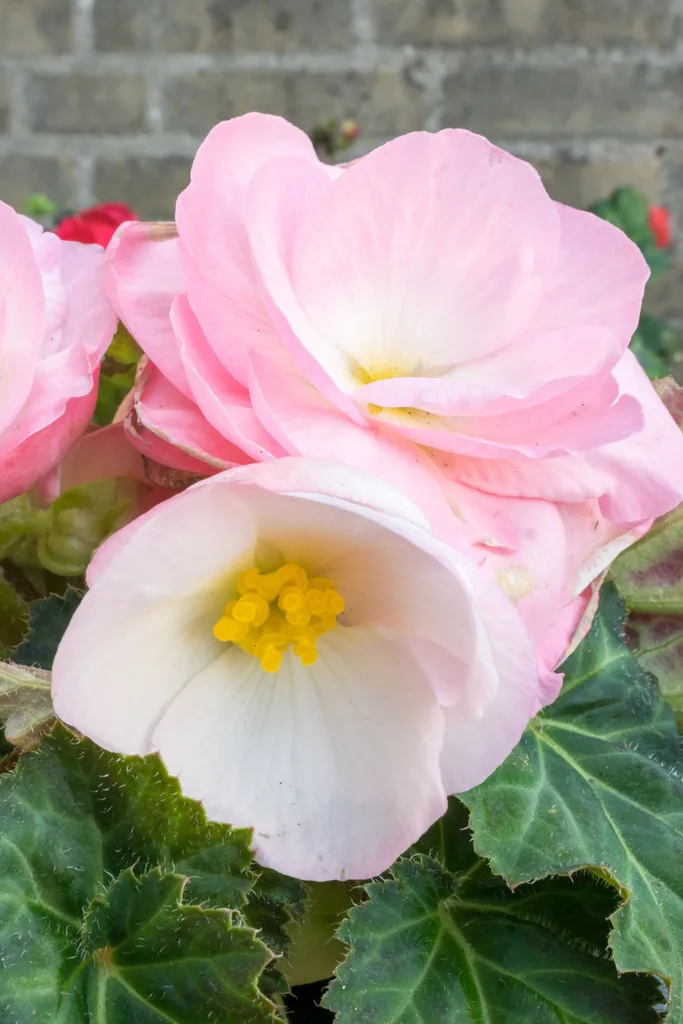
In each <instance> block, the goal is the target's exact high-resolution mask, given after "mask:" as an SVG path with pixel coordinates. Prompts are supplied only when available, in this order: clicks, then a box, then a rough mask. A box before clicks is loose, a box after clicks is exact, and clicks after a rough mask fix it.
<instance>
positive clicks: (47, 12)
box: [0, 0, 71, 56]
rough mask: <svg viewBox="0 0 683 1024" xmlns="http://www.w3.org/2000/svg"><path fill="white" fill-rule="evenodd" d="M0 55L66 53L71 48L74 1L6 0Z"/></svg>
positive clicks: (3, 4)
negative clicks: (72, 4) (72, 3)
mask: <svg viewBox="0 0 683 1024" xmlns="http://www.w3.org/2000/svg"><path fill="white" fill-rule="evenodd" d="M0 19H1V23H0V54H6V55H12V56H34V55H40V54H54V53H66V52H67V51H68V50H69V48H70V46H71V0H2V6H1V13H0Z"/></svg>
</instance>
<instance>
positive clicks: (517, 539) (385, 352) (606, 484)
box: [109, 114, 683, 699]
mask: <svg viewBox="0 0 683 1024" xmlns="http://www.w3.org/2000/svg"><path fill="white" fill-rule="evenodd" d="M176 221H177V232H176V230H174V228H173V226H172V225H145V224H134V225H129V226H128V227H126V228H124V229H123V230H122V231H121V232H120V233H119V234H118V236H117V237H115V238H114V240H113V241H112V243H111V245H110V249H109V259H110V264H111V276H110V284H111V292H112V296H113V300H114V302H115V304H116V306H117V308H118V310H119V313H120V315H121V317H122V319H123V320H124V322H125V323H126V325H127V326H128V328H129V329H130V330H131V332H132V334H133V335H134V336H135V338H136V339H137V340H138V342H139V343H140V345H141V346H142V348H143V349H144V350H145V352H146V353H147V355H148V357H149V359H150V360H151V362H152V364H153V366H154V370H153V371H151V376H150V380H149V384H148V385H147V386H143V387H142V389H141V391H140V393H139V394H138V395H137V398H136V406H135V408H136V410H137V417H138V419H139V421H140V424H141V425H142V428H144V432H142V433H140V434H139V437H138V443H145V439H146V440H147V443H149V440H150V438H152V437H155V438H157V439H158V440H159V441H162V442H164V443H165V445H166V457H167V458H169V459H170V460H174V459H186V458H188V457H190V458H198V459H200V460H203V461H204V463H205V465H206V466H207V472H212V471H215V469H216V467H218V466H231V465H235V464H237V463H239V461H240V454H239V453H242V455H241V458H242V459H243V458H244V457H246V458H248V459H255V460H268V459H273V458H278V457H280V456H282V455H283V454H289V455H306V456H313V457H319V458H331V459H334V460H337V461H343V462H348V463H349V464H351V465H354V466H359V467H361V468H364V469H366V470H368V471H370V472H372V473H376V474H378V475H380V476H382V477H383V478H384V479H385V480H386V481H388V482H389V483H391V484H394V485H395V486H397V487H398V488H400V489H401V490H402V491H404V492H405V493H407V494H409V495H410V496H411V498H412V499H413V500H414V501H415V502H416V503H418V504H419V506H420V508H421V509H422V511H423V512H424V513H425V514H426V515H427V516H428V518H429V519H430V522H431V523H432V524H433V526H434V528H435V530H436V531H437V533H438V535H439V536H440V537H442V538H443V539H445V540H448V541H449V543H451V544H453V545H454V546H455V547H456V548H458V549H459V550H460V551H462V552H468V553H469V555H470V557H472V558H473V559H475V561H478V562H479V563H481V564H483V565H485V566H486V567H488V569H489V570H490V571H491V573H492V574H493V575H494V576H495V577H496V578H497V579H498V581H499V582H500V584H501V586H503V588H504V589H505V590H506V592H507V593H508V594H509V595H510V597H511V598H512V599H513V600H515V601H516V602H517V604H518V607H519V609H520V612H521V613H522V615H523V616H524V618H525V620H526V621H527V625H528V627H529V629H530V631H531V632H532V635H533V637H534V640H535V642H536V644H537V648H538V650H539V655H540V658H541V667H542V670H543V672H544V673H545V675H546V682H547V694H546V696H547V699H551V698H552V696H553V695H554V693H555V692H556V688H557V684H558V678H557V676H554V675H553V673H552V670H553V669H554V668H555V666H556V665H557V664H558V662H559V661H560V660H561V658H562V655H563V654H564V652H565V651H566V650H567V648H568V647H569V646H570V645H571V644H572V643H573V642H575V640H576V639H577V629H578V630H580V631H585V626H586V609H587V608H588V607H589V606H590V602H591V600H592V598H593V597H594V590H595V586H596V585H597V584H596V583H595V581H598V580H599V578H600V575H601V573H602V572H603V570H604V569H605V567H606V566H607V564H608V563H609V561H610V560H611V559H612V558H613V557H614V556H615V555H616V554H617V553H618V552H619V551H620V550H622V549H623V548H624V547H627V546H628V545H629V544H630V543H632V542H633V540H635V539H637V537H638V536H640V535H641V534H642V533H643V532H644V531H645V530H647V528H648V527H649V525H650V523H651V521H652V519H653V518H654V517H656V516H658V515H660V514H662V513H664V512H666V511H668V510H669V509H671V508H673V507H674V506H675V505H676V504H677V503H678V502H679V501H680V499H681V497H682V496H683V438H682V436H681V434H680V432H679V430H678V429H677V427H676V426H675V424H674V423H673V421H672V420H671V418H670V417H669V415H668V414H667V413H666V411H665V409H664V407H663V406H662V404H661V402H660V401H659V399H658V398H657V396H656V395H655V393H654V391H653V389H652V386H651V384H650V383H649V381H648V380H647V378H646V376H645V374H644V373H643V372H642V371H641V370H640V368H639V366H638V364H637V362H636V360H635V358H634V357H633V356H632V354H631V353H629V352H628V351H627V346H628V344H629V341H630V339H631V336H632V335H633V332H634V330H635V328H636V325H637V323H638V317H639V313H640V307H641V300H642V295H643V289H644V286H645V282H646V279H647V276H648V269H647V266H646V263H645V260H644V259H643V257H642V255H641V253H640V252H639V250H638V249H637V247H636V246H635V245H634V244H633V243H632V242H630V241H629V240H628V239H627V238H626V236H625V235H624V234H623V233H622V232H621V231H619V230H618V229H617V228H615V227H614V226H613V225H611V224H608V223H606V222H605V221H602V220H600V219H599V218H597V217H595V216H593V215H592V214H590V213H585V212H581V211H578V210H573V209H570V208H568V207H565V206H562V205H560V204H559V203H556V202H553V201H552V200H551V199H550V198H549V197H548V195H547V193H546V192H545V190H544V188H543V185H542V183H541V180H540V178H539V176H538V174H537V173H536V171H535V170H534V169H533V168H532V167H531V166H530V165H529V164H527V163H525V162H524V161H522V160H519V159H516V158H515V157H513V156H510V155H509V154H507V153H505V152H503V151H502V150H500V149H498V148H497V147H495V146H493V145H491V144H490V143H489V142H487V141H486V140H485V139H483V138H480V137H479V136H476V135H472V134H470V133H469V132H465V131H456V130H447V131H443V132H439V133H438V134H435V135H432V134H428V133H415V134H412V135H407V136H404V137H402V138H399V139H396V140H394V141H393V142H389V143H387V144H386V145H384V146H381V147H380V148H378V149H376V150H374V151H373V152H372V153H370V154H368V155H367V156H365V157H363V158H362V159H360V160H357V161H354V162H353V163H352V164H351V165H349V166H347V167H346V168H340V167H329V166H326V165H324V164H322V163H321V162H319V161H318V159H317V157H316V155H315V153H314V151H313V147H312V145H311V143H310V141H309V140H308V138H307V136H305V135H304V134H303V133H302V132H300V131H299V130H297V129H296V128H294V127H293V126H291V125H289V124H288V123H287V122H285V121H283V120H282V119H280V118H276V117H270V116H266V115H259V114H250V115H246V116H245V117H240V118H236V119H234V120H232V121H228V122H225V123H223V124H220V125H218V126H217V127H216V128H214V129H213V131H212V132H211V133H210V134H209V136H208V138H207V139H206V141H205V142H204V143H203V145H202V146H201V147H200V149H199V151H198V153H197V156H196V158H195V161H194V165H193V169H192V179H191V183H190V185H189V187H188V188H187V189H186V190H185V192H183V193H182V195H181V196H180V198H179V200H178V204H177V211H176ZM226 443H228V444H229V445H231V446H234V447H233V448H231V449H230V450H229V451H227V452H226V450H225V445H226ZM169 446H174V447H175V453H173V452H172V451H171V450H169ZM171 464H174V463H173V461H171ZM454 513H455V515H454Z"/></svg>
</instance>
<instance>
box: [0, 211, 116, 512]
mask: <svg viewBox="0 0 683 1024" xmlns="http://www.w3.org/2000/svg"><path fill="white" fill-rule="evenodd" d="M0 307H1V308H2V317H1V318H0V501H7V500H8V499H10V498H14V497H16V496H17V495H18V494H21V493H22V491H25V490H27V489H28V488H29V487H31V486H32V484H34V483H35V482H36V480H38V479H39V478H40V477H42V476H44V475H45V474H46V473H47V472H49V470H51V469H52V467H53V466H55V465H56V464H57V463H58V462H59V461H60V460H61V459H62V457H63V456H64V454H65V453H66V451H67V450H68V449H69V447H70V446H71V444H72V443H73V442H74V441H75V440H76V438H77V437H78V436H79V435H80V434H81V433H83V431H84V430H85V428H86V426H87V423H88V420H89V419H90V416H91V414H92V410H93V408H94V405H95V399H96V397H97V379H98V373H99V366H100V362H101V359H102V356H103V355H104V352H105V350H106V348H107V345H108V344H109V342H110V341H111V339H112V336H113V334H114V328H115V325H116V315H115V313H114V310H113V309H112V307H111V305H110V303H109V300H108V298H107V291H106V287H105V273H104V252H103V251H102V249H101V248H100V247H99V246H85V245H81V244H79V243H77V242H62V241H61V240H60V239H59V238H57V237H56V235H54V234H52V233H51V232H48V231H43V229H42V228H41V227H40V226H39V225H38V224H36V223H34V222H33V221H32V220H29V219H28V218H27V217H22V216H20V215H19V214H17V213H15V211H14V210H13V209H12V208H11V207H10V206H7V205H6V204H5V203H0Z"/></svg>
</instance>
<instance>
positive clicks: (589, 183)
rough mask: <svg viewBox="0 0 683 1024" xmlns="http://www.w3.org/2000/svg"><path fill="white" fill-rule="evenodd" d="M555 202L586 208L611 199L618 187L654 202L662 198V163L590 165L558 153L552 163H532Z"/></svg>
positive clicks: (550, 161)
mask: <svg viewBox="0 0 683 1024" xmlns="http://www.w3.org/2000/svg"><path fill="white" fill-rule="evenodd" d="M531 163H533V164H534V166H535V167H536V169H537V171H538V172H539V174H540V175H541V177H542V178H543V182H544V184H545V187H546V188H547V190H548V192H549V193H550V195H551V196H552V197H553V199H557V200H558V201H559V202H561V203H566V204H567V205H568V206H577V207H581V208H583V207H586V206H590V205H591V203H594V202H595V201H596V200H597V199H603V198H605V197H606V196H608V195H609V194H610V193H611V192H613V191H614V189H615V188H620V187H622V186H629V185H630V186H632V187H633V188H637V189H639V190H640V191H641V192H642V193H643V194H644V195H646V196H647V198H648V199H649V201H650V202H651V203H656V202H659V199H660V187H661V186H660V172H659V160H658V159H657V157H656V156H654V155H653V156H652V157H650V158H649V159H648V158H644V159H642V160H629V161H623V162H621V163H615V162H612V163H608V162H606V161H598V162H590V161H588V160H576V159H572V158H571V157H570V156H569V155H568V154H565V153H559V154H558V155H557V156H556V157H555V158H554V159H552V160H532V161H531Z"/></svg>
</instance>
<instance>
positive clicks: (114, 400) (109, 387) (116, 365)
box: [93, 323, 142, 427]
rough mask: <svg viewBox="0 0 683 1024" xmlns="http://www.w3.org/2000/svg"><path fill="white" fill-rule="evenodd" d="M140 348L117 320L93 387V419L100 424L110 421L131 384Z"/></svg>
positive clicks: (139, 356) (140, 351) (132, 383)
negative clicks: (97, 379)
mask: <svg viewBox="0 0 683 1024" xmlns="http://www.w3.org/2000/svg"><path fill="white" fill-rule="evenodd" d="M141 356H142V349H141V348H140V347H139V345H138V344H137V342H136V341H135V340H134V339H133V337H132V336H131V335H130V334H129V332H128V331H127V330H126V328H125V327H124V326H123V324H122V323H119V326H118V329H117V331H116V334H115V335H114V338H113V340H112V342H111V344H110V345H109V348H108V349H107V352H106V354H105V357H104V360H103V362H102V369H101V372H100V380H99V386H98V390H97V405H96V406H95V412H94V414H93V420H94V421H95V423H97V424H99V426H101V427H105V426H107V425H108V424H109V423H111V422H112V420H113V418H114V416H115V414H116V410H117V409H118V407H119V406H120V405H121V402H122V401H123V399H124V398H125V397H126V395H127V394H128V392H129V391H130V389H131V388H132V387H133V385H134V384H135V373H136V369H137V364H138V362H139V360H140V358H141Z"/></svg>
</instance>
